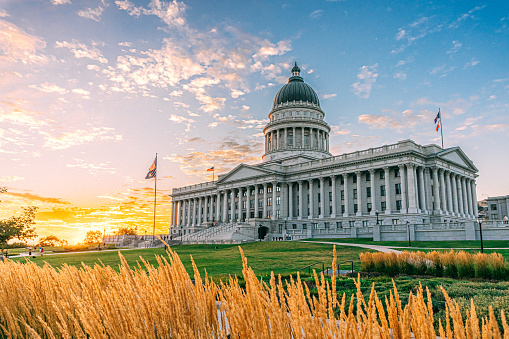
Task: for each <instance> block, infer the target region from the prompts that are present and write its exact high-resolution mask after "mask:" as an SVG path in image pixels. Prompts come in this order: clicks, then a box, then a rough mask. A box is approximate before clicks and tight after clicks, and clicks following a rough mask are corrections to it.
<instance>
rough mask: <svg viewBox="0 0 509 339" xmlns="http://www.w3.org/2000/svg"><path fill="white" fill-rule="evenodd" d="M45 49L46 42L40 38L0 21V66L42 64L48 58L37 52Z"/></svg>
mask: <svg viewBox="0 0 509 339" xmlns="http://www.w3.org/2000/svg"><path fill="white" fill-rule="evenodd" d="M45 47H46V42H45V41H44V40H43V39H42V38H40V37H37V36H34V35H31V34H28V33H26V32H25V31H23V30H22V29H21V28H19V27H18V26H16V25H14V24H11V23H10V22H7V21H5V20H3V19H0V64H2V63H6V62H9V63H10V62H21V63H23V64H44V63H46V62H47V61H48V58H47V57H46V56H44V55H43V54H40V53H39V51H41V50H43V49H44V48H45Z"/></svg>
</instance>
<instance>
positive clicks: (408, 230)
mask: <svg viewBox="0 0 509 339" xmlns="http://www.w3.org/2000/svg"><path fill="white" fill-rule="evenodd" d="M406 229H407V232H408V247H412V243H411V242H410V222H409V221H407V222H406Z"/></svg>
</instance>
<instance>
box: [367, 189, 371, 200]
mask: <svg viewBox="0 0 509 339" xmlns="http://www.w3.org/2000/svg"><path fill="white" fill-rule="evenodd" d="M366 197H367V198H371V187H366Z"/></svg>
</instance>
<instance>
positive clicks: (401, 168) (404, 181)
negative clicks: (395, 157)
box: [398, 165, 407, 214]
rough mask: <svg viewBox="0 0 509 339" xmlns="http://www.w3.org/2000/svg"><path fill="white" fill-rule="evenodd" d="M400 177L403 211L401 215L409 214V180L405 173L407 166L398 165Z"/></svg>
mask: <svg viewBox="0 0 509 339" xmlns="http://www.w3.org/2000/svg"><path fill="white" fill-rule="evenodd" d="M398 168H399V175H400V177H401V211H400V213H403V214H406V213H407V189H406V186H407V179H406V172H405V165H398Z"/></svg>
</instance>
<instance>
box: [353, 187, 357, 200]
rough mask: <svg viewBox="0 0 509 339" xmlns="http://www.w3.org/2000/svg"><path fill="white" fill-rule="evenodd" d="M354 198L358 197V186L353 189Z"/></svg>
mask: <svg viewBox="0 0 509 339" xmlns="http://www.w3.org/2000/svg"><path fill="white" fill-rule="evenodd" d="M353 198H354V199H357V188H354V189H353Z"/></svg>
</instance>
